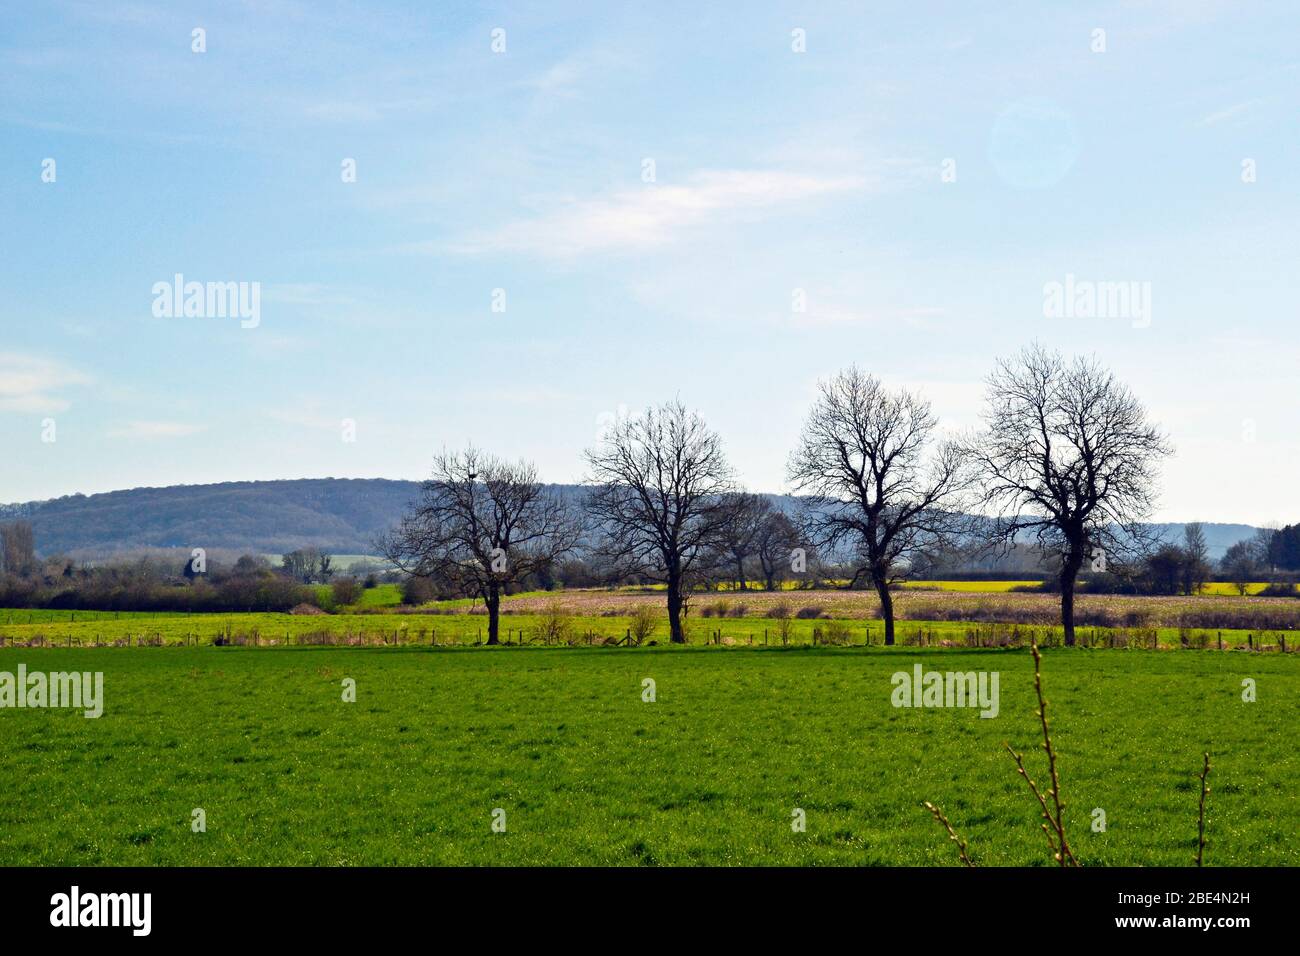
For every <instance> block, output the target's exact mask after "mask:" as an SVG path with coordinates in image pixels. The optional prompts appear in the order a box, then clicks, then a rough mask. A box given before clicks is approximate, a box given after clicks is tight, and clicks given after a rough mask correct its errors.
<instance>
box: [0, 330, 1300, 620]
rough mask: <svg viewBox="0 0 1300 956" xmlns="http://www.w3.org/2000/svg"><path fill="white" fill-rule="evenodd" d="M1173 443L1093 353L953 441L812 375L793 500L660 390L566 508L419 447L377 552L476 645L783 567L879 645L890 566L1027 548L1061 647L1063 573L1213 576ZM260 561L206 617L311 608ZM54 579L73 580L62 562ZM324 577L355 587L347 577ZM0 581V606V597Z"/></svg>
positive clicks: (1275, 539) (511, 469)
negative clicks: (527, 627) (568, 590)
mask: <svg viewBox="0 0 1300 956" xmlns="http://www.w3.org/2000/svg"><path fill="white" fill-rule="evenodd" d="M1171 453H1172V448H1171V447H1170V445H1169V442H1168V440H1167V438H1166V437H1165V436H1164V435H1163V433H1162V432H1161V431H1160V430H1159V428H1158V427H1156V426H1155V425H1154V424H1152V423H1151V422H1150V421H1149V420H1148V416H1147V414H1146V411H1145V409H1144V408H1143V406H1142V404H1141V403H1140V402H1139V401H1138V399H1137V398H1136V397H1135V395H1134V394H1133V393H1132V392H1131V390H1130V389H1129V388H1128V387H1127V386H1125V385H1124V384H1123V383H1121V382H1119V381H1118V380H1117V379H1116V378H1115V377H1114V375H1113V374H1112V373H1111V372H1109V371H1108V370H1106V369H1104V368H1103V367H1101V366H1100V365H1099V364H1098V363H1097V362H1096V361H1095V360H1094V359H1090V358H1083V357H1076V358H1071V359H1067V358H1065V357H1063V356H1062V355H1061V354H1060V353H1057V352H1052V351H1048V350H1046V349H1043V348H1041V347H1039V346H1031V347H1029V348H1027V349H1025V350H1024V351H1022V352H1021V353H1019V354H1017V355H1015V356H1013V357H1011V358H1008V359H1004V360H1001V361H999V362H998V363H997V365H996V367H995V368H994V371H993V372H992V374H990V375H989V376H988V378H987V380H986V393H985V402H984V410H983V415H982V424H981V426H980V427H979V428H977V429H974V430H971V431H969V432H967V433H964V434H960V435H945V434H943V433H941V431H940V427H939V422H938V421H937V419H936V417H935V415H934V413H933V411H932V409H931V406H930V404H929V403H928V402H927V401H926V400H925V399H924V398H923V397H922V396H920V395H918V394H916V393H914V392H911V391H908V390H905V389H890V388H888V387H886V386H885V385H884V383H883V382H882V381H881V380H880V379H879V378H877V377H876V376H874V375H872V374H870V373H868V372H866V371H863V370H862V369H859V368H858V367H856V366H850V367H848V368H846V369H843V370H841V371H839V372H837V373H835V374H834V375H832V376H830V377H829V378H827V379H825V380H823V381H821V382H820V383H819V384H818V387H817V391H816V395H815V397H814V399H813V402H812V404H811V407H810V408H809V410H808V413H807V415H806V418H805V420H804V423H803V426H802V428H801V430H800V433H799V436H798V440H797V442H796V444H795V447H794V448H793V449H792V450H791V451H790V453H789V456H788V460H787V465H786V476H787V481H788V483H789V486H790V488H791V490H792V492H793V493H794V495H795V497H794V498H793V499H792V500H793V501H794V505H793V506H792V507H791V508H790V509H789V510H786V509H783V508H781V507H778V506H776V505H775V504H774V503H773V502H772V500H771V499H770V498H767V497H765V496H761V495H756V494H753V493H750V492H748V491H746V490H745V489H744V488H743V487H741V485H740V482H739V480H738V478H737V475H736V473H735V471H734V469H733V468H732V466H731V465H730V463H729V462H728V460H727V457H726V455H725V452H724V449H723V445H722V441H721V439H720V437H719V435H718V434H717V433H716V432H714V431H713V430H712V429H711V428H709V426H708V425H707V424H706V422H705V421H704V420H703V418H702V417H701V416H700V415H699V414H698V413H697V412H695V411H693V410H691V409H689V408H687V407H686V406H685V405H684V404H683V403H682V402H681V401H680V400H672V401H668V402H665V403H663V404H661V405H658V406H654V407H651V408H649V409H647V410H646V411H644V412H643V413H641V414H640V415H639V416H636V417H632V418H626V419H623V420H619V421H616V422H615V423H614V424H613V425H611V426H610V427H609V428H608V429H607V430H606V432H605V433H604V434H603V435H602V437H601V439H600V440H599V441H598V442H597V444H596V445H595V446H594V447H592V448H590V449H588V450H587V451H586V452H585V453H584V459H585V463H586V466H587V474H586V477H585V485H586V494H585V496H584V497H583V498H582V499H581V500H579V501H574V500H572V499H569V498H566V497H564V496H562V495H560V494H558V493H557V492H556V490H555V489H554V488H549V487H548V486H546V485H543V484H542V483H541V482H540V481H539V480H538V477H537V472H536V468H535V467H534V466H533V465H532V464H531V463H528V462H523V461H518V462H513V461H508V460H506V459H503V458H499V457H497V456H495V455H490V454H488V453H485V452H483V451H481V450H479V449H476V448H473V447H471V448H468V449H465V450H463V451H455V452H447V451H444V452H442V453H441V454H438V455H436V456H435V458H434V463H433V468H432V473H431V475H430V477H429V479H428V480H426V481H425V482H423V483H422V484H421V485H420V487H419V493H418V497H417V500H416V501H414V502H413V503H412V505H411V507H410V508H409V510H408V512H407V513H406V514H405V515H404V516H403V517H402V519H401V521H400V522H399V523H398V524H397V526H396V527H394V528H392V529H391V530H390V531H389V532H388V533H386V534H385V535H384V536H383V537H382V538H381V539H380V540H379V541H378V542H377V548H378V550H379V551H380V552H381V553H382V554H383V555H384V556H385V557H386V558H387V560H388V561H389V562H390V563H391V565H392V566H393V567H395V568H397V569H400V571H401V572H402V573H403V575H404V578H403V580H404V592H405V597H406V600H407V601H409V602H410V603H422V602H423V601H426V600H429V599H431V598H433V597H450V596H458V597H459V596H472V597H476V598H479V599H481V600H482V601H483V603H484V606H485V609H486V611H487V617H488V641H489V643H499V639H500V637H499V635H500V628H499V618H500V607H501V601H502V598H503V597H504V596H506V595H508V594H510V593H513V592H516V591H518V590H521V589H523V588H528V587H533V588H546V589H549V588H552V587H555V586H557V585H560V586H569V587H574V586H591V585H610V584H615V583H629V582H630V583H637V584H648V583H655V584H659V585H662V586H663V588H664V592H665V603H666V610H667V616H668V623H669V631H670V637H671V640H672V641H673V642H677V643H681V642H684V641H685V640H686V629H685V619H686V617H687V614H688V613H689V602H690V599H691V596H692V595H693V594H695V593H698V592H699V591H700V590H702V589H710V588H714V587H717V586H719V585H725V586H731V587H738V588H742V589H747V588H748V587H749V586H750V584H751V581H752V582H753V583H757V584H761V586H762V587H765V588H767V589H769V590H771V589H774V588H776V587H779V586H781V584H782V583H783V582H787V581H790V580H791V579H793V580H795V581H797V582H799V583H800V585H801V586H818V585H819V584H820V585H828V584H830V583H832V582H835V583H836V584H838V585H839V586H845V587H869V588H871V589H873V590H874V591H875V592H876V595H877V597H878V599H879V602H880V616H881V618H882V621H883V623H884V630H885V635H884V637H885V643H886V644H892V643H894V611H893V597H892V590H893V589H894V588H895V587H896V586H897V585H898V584H899V583H900V582H901V581H902V580H903V579H904V578H906V577H908V576H914V575H915V574H916V573H917V571H918V570H920V569H925V568H927V567H935V566H937V565H939V564H941V563H942V562H943V561H945V560H950V559H951V558H952V556H953V555H960V556H962V558H963V560H966V561H977V560H982V559H987V558H997V557H999V556H1006V555H1008V554H1014V553H1017V552H1024V551H1025V549H1026V548H1031V549H1032V550H1033V551H1034V552H1035V553H1036V554H1037V555H1038V556H1039V557H1040V558H1045V561H1046V564H1047V566H1048V567H1049V568H1050V569H1051V575H1050V579H1049V580H1048V581H1047V582H1046V583H1045V585H1044V586H1045V587H1046V588H1047V589H1048V590H1051V591H1054V592H1056V593H1058V594H1059V595H1060V602H1061V623H1062V627H1063V629H1064V634H1065V641H1066V643H1067V644H1073V643H1074V597H1075V593H1076V591H1078V590H1079V588H1080V586H1081V581H1082V587H1084V588H1085V589H1087V590H1092V591H1129V592H1147V593H1196V592H1197V591H1198V590H1200V588H1201V587H1202V586H1203V584H1204V583H1205V581H1206V579H1207V578H1208V576H1209V575H1210V574H1211V573H1212V570H1211V568H1210V564H1209V560H1208V549H1207V548H1206V544H1205V538H1204V532H1203V529H1202V528H1201V527H1200V526H1199V525H1189V526H1188V527H1187V529H1186V532H1185V536H1184V540H1183V542H1182V543H1181V544H1175V543H1170V542H1165V541H1162V540H1159V539H1158V538H1157V537H1155V535H1154V533H1153V532H1152V531H1151V529H1150V527H1149V526H1148V525H1146V524H1145V521H1146V519H1148V518H1149V516H1150V514H1151V512H1152V510H1153V508H1154V504H1155V488H1156V478H1157V470H1158V466H1159V463H1160V462H1161V460H1162V459H1164V458H1165V457H1167V456H1168V455H1170V454H1171ZM21 525H22V523H21V522H20V523H16V524H15V525H10V526H6V527H7V528H8V530H5V529H3V528H0V549H2V550H0V560H3V561H4V562H5V563H4V564H3V565H0V569H7V570H8V571H9V574H8V575H7V576H6V577H8V578H12V577H13V576H14V575H16V574H17V575H21V574H22V571H21V570H20V569H21V567H22V566H23V565H24V563H26V564H31V563H33V562H34V561H35V558H34V549H33V546H32V542H31V535H30V527H27V528H25V529H24V528H22V527H21ZM259 561H260V559H253V558H249V557H247V556H245V558H241V559H240V561H239V562H237V566H236V567H235V568H233V569H230V570H229V571H227V572H219V573H217V574H216V575H215V576H213V575H211V574H208V575H205V574H200V573H196V571H195V568H194V567H193V565H192V564H191V565H187V566H186V569H185V577H186V578H189V579H191V580H192V581H193V582H194V585H195V586H196V587H198V586H202V587H207V588H208V589H209V591H208V592H206V593H208V595H209V599H208V603H209V604H211V605H213V606H214V607H215V606H221V607H222V608H223V609H226V607H227V606H228V605H232V604H236V603H237V602H240V601H243V602H248V604H249V605H255V606H256V609H264V607H265V605H267V604H268V602H271V603H274V602H277V601H278V602H281V603H283V602H284V601H286V600H289V599H290V598H301V599H304V600H308V601H311V600H314V598H313V597H312V594H314V593H315V592H314V591H312V589H304V588H302V587H301V586H300V585H305V584H310V583H312V582H330V581H331V579H332V578H334V569H333V568H332V567H331V563H330V557H329V555H327V554H323V553H321V552H319V551H317V550H315V549H299V550H298V551H294V552H291V553H289V554H286V555H285V556H284V558H283V559H282V561H281V568H280V570H279V572H278V573H273V572H272V570H271V569H270V568H269V566H263V565H264V564H265V562H261V563H259ZM1288 562H1289V563H1288ZM1270 566H1271V567H1274V568H1276V567H1300V528H1297V529H1293V528H1286V529H1281V530H1278V531H1268V532H1261V534H1260V535H1259V536H1257V538H1256V539H1254V540H1252V541H1248V542H1241V543H1239V544H1238V545H1234V546H1233V548H1232V549H1230V550H1229V552H1228V554H1227V555H1226V556H1225V557H1224V559H1223V561H1222V562H1221V573H1224V574H1229V575H1231V576H1232V579H1233V580H1235V581H1241V582H1243V583H1242V585H1241V587H1242V590H1243V593H1244V591H1245V582H1247V581H1248V580H1253V579H1255V578H1257V577H1258V576H1259V575H1260V574H1261V573H1262V571H1263V569H1264V568H1266V567H1270ZM82 571H83V572H85V569H82ZM85 573H88V574H90V576H91V577H92V578H93V576H94V575H93V573H90V572H85ZM65 576H71V577H73V578H75V577H76V576H77V575H76V574H74V573H73V571H72V570H71V565H70V564H69V565H68V569H67V570H66V574H65ZM273 577H274V578H278V579H280V580H282V581H284V582H287V583H288V584H289V585H295V586H298V587H297V589H296V590H292V589H288V590H286V589H285V588H283V587H281V586H280V585H279V584H277V583H276V582H274V581H272V580H270V579H271V578H273ZM205 579H206V580H205ZM101 584H102V582H101ZM334 586H335V588H336V589H339V588H342V590H343V591H344V596H348V595H354V594H355V592H354V591H353V587H354V586H355V582H351V583H349V579H346V578H343V579H335V580H334ZM86 587H87V589H90V585H87V586H86ZM9 591H10V593H9V594H8V596H7V599H6V595H5V594H3V593H0V600H3V601H4V603H9V604H10V606H13V597H14V594H13V593H12V592H13V587H10V588H9ZM82 599H85V598H84V596H83V598H81V599H78V600H82ZM90 599H93V598H90ZM348 603H350V602H348ZM81 606H87V605H85V604H82V605H81ZM232 609H233V608H232ZM265 609H271V608H269V607H265Z"/></svg>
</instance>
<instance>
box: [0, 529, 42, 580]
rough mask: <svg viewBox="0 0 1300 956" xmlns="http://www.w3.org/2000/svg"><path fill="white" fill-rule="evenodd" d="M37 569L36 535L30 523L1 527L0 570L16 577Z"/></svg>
mask: <svg viewBox="0 0 1300 956" xmlns="http://www.w3.org/2000/svg"><path fill="white" fill-rule="evenodd" d="M35 569H36V535H35V534H34V533H33V532H32V523H31V522H30V521H11V522H10V523H8V524H2V525H0V570H4V571H7V572H9V573H10V574H14V575H24V574H29V573H31V572H32V571H34V570H35Z"/></svg>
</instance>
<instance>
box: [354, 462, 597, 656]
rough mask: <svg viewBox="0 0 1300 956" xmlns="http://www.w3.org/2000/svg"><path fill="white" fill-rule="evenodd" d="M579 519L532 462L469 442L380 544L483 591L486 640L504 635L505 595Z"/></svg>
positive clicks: (565, 546)
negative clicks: (496, 454) (512, 459)
mask: <svg viewBox="0 0 1300 956" xmlns="http://www.w3.org/2000/svg"><path fill="white" fill-rule="evenodd" d="M579 530H580V525H579V523H578V522H577V521H576V520H575V519H574V516H573V515H572V514H571V512H570V509H569V508H568V507H567V506H566V504H565V502H564V501H563V500H562V499H561V498H560V497H559V496H558V495H556V494H555V493H554V492H553V491H551V490H550V489H547V488H546V487H545V486H543V485H542V484H540V483H539V482H538V481H537V470H536V469H535V468H534V467H533V465H531V464H529V463H527V462H523V461H520V462H517V463H510V462H506V461H502V460H501V459H498V458H494V457H492V456H490V455H486V454H484V453H483V452H480V451H478V450H477V449H475V448H469V449H467V450H466V451H464V452H454V453H449V452H443V453H442V454H440V455H437V456H436V457H435V458H434V461H433V473H432V476H431V477H430V478H429V480H428V481H425V482H424V483H423V484H422V485H421V486H420V496H419V499H418V500H417V501H416V502H415V503H414V505H413V508H412V510H411V512H410V513H409V514H407V515H406V516H405V517H404V518H403V519H402V521H401V523H400V524H399V525H398V526H397V527H396V528H395V529H393V530H392V531H391V532H389V533H388V535H386V536H385V537H384V538H383V539H382V540H381V541H380V542H379V546H380V549H381V551H382V553H383V555H384V556H385V557H386V558H388V560H389V561H391V562H392V563H393V564H394V565H396V566H397V567H398V568H400V569H401V570H403V571H405V572H407V573H408V574H413V575H418V576H420V577H423V578H429V579H431V580H434V581H438V582H441V583H443V584H445V585H447V586H448V587H450V588H452V589H453V590H454V591H455V592H456V593H460V594H466V595H472V596H474V597H481V598H482V599H483V604H484V606H485V607H486V608H487V613H488V643H489V644H498V643H500V627H499V624H500V611H501V597H502V595H504V594H507V593H509V589H510V588H511V587H513V586H514V585H515V584H517V583H518V582H520V581H522V580H523V579H524V578H526V577H527V576H528V575H530V574H533V573H535V572H539V571H542V570H544V569H545V568H547V567H548V566H549V565H550V564H551V563H552V562H553V561H555V560H556V559H557V558H559V557H561V556H562V555H564V554H567V553H568V552H570V551H571V550H572V549H573V547H574V545H575V544H576V543H577V540H578V536H579Z"/></svg>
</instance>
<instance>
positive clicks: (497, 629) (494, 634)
mask: <svg viewBox="0 0 1300 956" xmlns="http://www.w3.org/2000/svg"><path fill="white" fill-rule="evenodd" d="M483 603H484V604H486V605H487V612H488V639H487V642H488V643H489V644H500V643H501V594H500V592H498V591H489V592H488V594H487V597H485V598H484V599H483Z"/></svg>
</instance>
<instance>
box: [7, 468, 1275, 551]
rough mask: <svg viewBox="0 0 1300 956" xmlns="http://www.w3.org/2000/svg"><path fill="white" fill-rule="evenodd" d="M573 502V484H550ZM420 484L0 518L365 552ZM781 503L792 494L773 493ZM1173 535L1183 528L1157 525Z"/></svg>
mask: <svg viewBox="0 0 1300 956" xmlns="http://www.w3.org/2000/svg"><path fill="white" fill-rule="evenodd" d="M555 487H556V488H558V489H559V490H560V491H561V493H562V494H564V495H566V496H572V497H574V498H575V499H576V498H577V496H578V495H579V494H581V489H580V488H579V487H578V486H575V485H557V486H555ZM418 490H419V483H418V482H414V481H390V480H389V479H386V478H303V479H299V480H294V481H235V482H225V483H222V484H215V485H174V486H172V487H168V488H132V489H131V490H129V491H112V492H108V493H106V494H99V495H71V496H68V497H66V498H55V499H52V500H49V501H41V502H29V503H26V504H16V505H0V520H12V519H14V518H23V519H26V520H28V521H31V523H32V526H33V529H34V531H35V536H36V547H37V550H38V552H39V553H40V554H42V555H51V554H69V555H73V556H75V557H80V558H93V557H104V556H108V555H111V554H113V553H116V552H122V551H132V550H138V549H141V548H187V549H188V548H196V547H203V548H208V549H229V550H232V551H244V552H249V553H257V554H281V553H284V552H286V551H292V550H293V549H295V548H302V547H317V548H321V549H324V550H326V551H330V552H332V553H334V554H373V553H374V550H375V549H374V540H375V538H376V536H377V535H379V534H380V533H381V532H383V531H384V530H385V529H387V528H388V527H390V526H391V525H392V524H393V523H394V522H396V521H397V520H398V519H399V518H400V517H401V515H402V513H403V512H404V511H405V510H406V507H407V506H408V505H409V504H410V502H411V501H412V500H413V499H414V498H415V496H416V494H417V492H418ZM772 498H773V500H774V502H775V503H777V505H778V506H779V507H782V508H789V507H790V506H791V504H792V499H790V498H788V497H785V496H778V495H773V496H772ZM1158 527H1159V528H1160V529H1161V530H1162V531H1163V532H1164V533H1165V535H1166V537H1168V538H1171V539H1174V540H1180V539H1181V537H1182V529H1183V526H1182V525H1181V524H1164V525H1159V526H1158ZM1204 528H1205V537H1206V542H1207V544H1208V545H1209V548H1210V553H1211V556H1212V557H1216V558H1217V557H1219V556H1220V555H1222V554H1223V552H1224V550H1226V549H1227V548H1228V546H1229V545H1231V544H1233V543H1234V542H1236V541H1240V540H1242V539H1243V538H1248V537H1250V536H1251V535H1252V534H1254V533H1255V529H1254V528H1253V527H1251V526H1250V525H1244V524H1206V525H1204Z"/></svg>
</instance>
